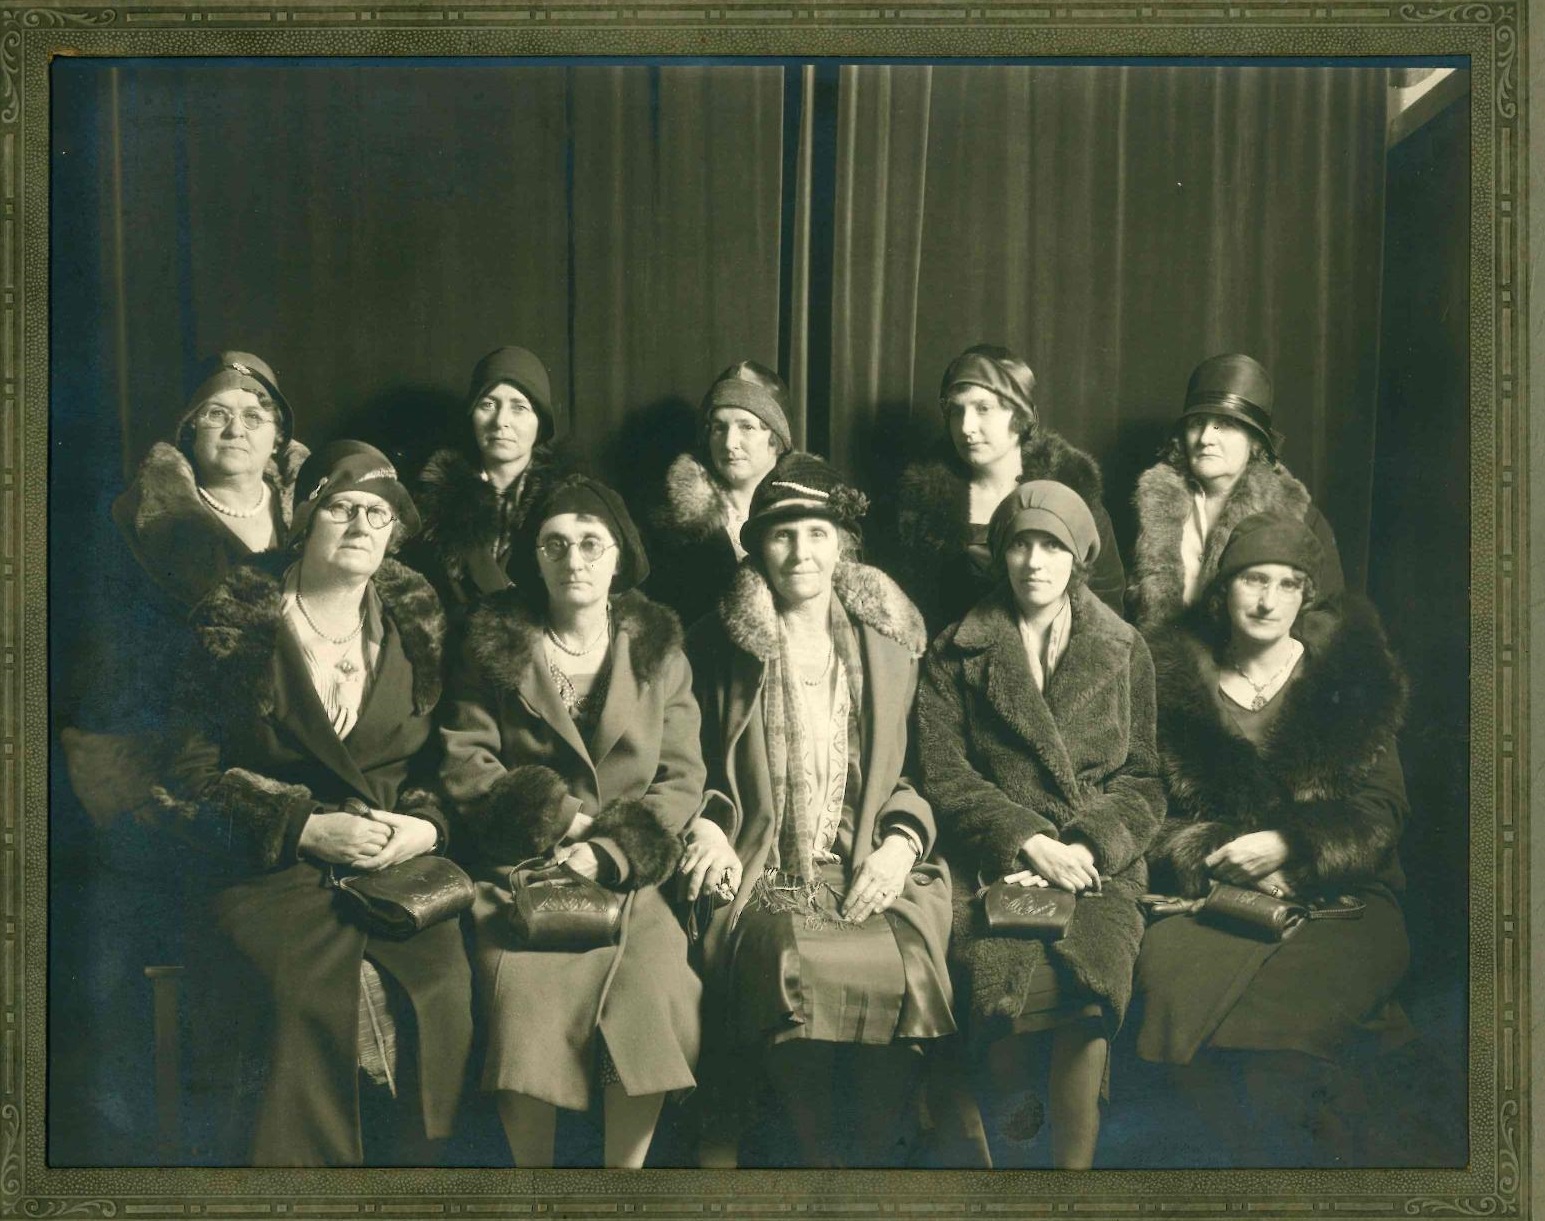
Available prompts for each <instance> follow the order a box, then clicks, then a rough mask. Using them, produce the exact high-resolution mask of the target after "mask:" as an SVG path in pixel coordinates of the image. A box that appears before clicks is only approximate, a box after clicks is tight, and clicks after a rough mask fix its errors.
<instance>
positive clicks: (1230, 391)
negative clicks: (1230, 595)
mask: <svg viewBox="0 0 1545 1221" xmlns="http://www.w3.org/2000/svg"><path fill="white" fill-rule="evenodd" d="M1271 406H1272V388H1271V378H1270V376H1269V375H1268V374H1267V372H1266V370H1265V369H1263V368H1262V367H1261V366H1260V365H1259V364H1258V363H1257V362H1256V361H1254V360H1252V359H1251V358H1250V357H1248V356H1244V355H1241V354H1237V353H1235V354H1229V355H1224V356H1213V357H1210V358H1209V359H1207V360H1204V361H1203V362H1202V363H1201V364H1199V365H1197V366H1196V369H1195V371H1194V372H1193V373H1192V374H1191V381H1190V383H1189V384H1188V385H1187V386H1186V402H1185V407H1184V409H1183V410H1182V411H1181V413H1180V418H1179V419H1178V420H1177V421H1176V422H1175V434H1174V436H1173V437H1171V438H1170V441H1169V443H1168V444H1167V445H1166V446H1165V448H1164V450H1163V452H1162V454H1161V455H1160V458H1159V461H1158V462H1157V463H1156V464H1155V465H1153V466H1151V467H1149V468H1148V469H1147V470H1146V471H1144V472H1143V473H1142V474H1141V475H1140V476H1139V477H1138V480H1137V491H1136V493H1135V494H1134V496H1133V504H1134V506H1135V507H1136V509H1137V526H1138V535H1137V546H1136V550H1134V551H1133V553H1132V579H1131V583H1130V585H1129V586H1128V589H1127V599H1128V610H1129V611H1130V612H1131V619H1132V622H1133V623H1135V624H1137V626H1138V627H1140V628H1141V629H1142V630H1143V631H1144V632H1149V631H1151V630H1153V629H1154V628H1156V627H1161V626H1163V625H1164V624H1166V623H1170V622H1173V621H1174V620H1175V619H1176V618H1177V617H1179V615H1180V613H1181V612H1182V611H1183V610H1185V608H1186V607H1188V606H1191V605H1193V604H1194V603H1195V602H1196V601H1197V599H1198V598H1199V597H1201V594H1202V592H1203V591H1204V590H1205V589H1206V588H1207V586H1208V585H1209V584H1210V583H1211V582H1212V579H1213V577H1214V575H1215V574H1216V573H1217V566H1218V557H1219V556H1221V555H1222V554H1223V548H1224V547H1226V546H1227V545H1228V540H1229V535H1230V533H1231V532H1232V531H1233V529H1234V527H1235V526H1236V525H1238V524H1239V523H1240V522H1241V521H1243V520H1244V519H1245V518H1247V517H1250V516H1252V515H1254V514H1256V513H1277V514H1282V515H1284V516H1287V517H1292V518H1296V519H1297V520H1299V521H1302V522H1303V523H1304V524H1305V525H1306V526H1308V527H1309V529H1310V530H1312V531H1313V532H1314V535H1315V537H1316V538H1317V539H1318V540H1319V542H1320V548H1321V551H1322V554H1323V556H1324V558H1323V560H1322V561H1321V564H1320V577H1321V580H1320V582H1319V592H1320V597H1321V598H1322V600H1330V599H1334V598H1335V597H1337V596H1339V595H1340V593H1341V591H1342V589H1343V588H1344V587H1345V585H1346V582H1345V580H1344V579H1343V577H1342V575H1341V556H1340V554H1339V553H1338V552H1337V550H1336V537H1335V535H1334V534H1333V533H1332V532H1331V528H1330V523H1329V522H1327V521H1326V520H1325V517H1324V515H1323V514H1322V513H1321V512H1320V511H1319V509H1318V508H1316V507H1315V506H1314V504H1313V503H1312V502H1311V501H1310V499H1309V491H1308V489H1307V488H1305V487H1304V485H1303V484H1302V483H1300V482H1299V481H1298V480H1297V479H1295V478H1294V477H1293V475H1292V473H1291V472H1290V471H1289V470H1288V469H1287V467H1285V466H1283V465H1282V462H1281V460H1280V459H1279V458H1278V457H1277V452H1278V451H1279V450H1280V449H1281V448H1282V440H1283V438H1282V434H1281V433H1279V432H1277V431H1276V429H1274V428H1273V427H1272V415H1271Z"/></svg>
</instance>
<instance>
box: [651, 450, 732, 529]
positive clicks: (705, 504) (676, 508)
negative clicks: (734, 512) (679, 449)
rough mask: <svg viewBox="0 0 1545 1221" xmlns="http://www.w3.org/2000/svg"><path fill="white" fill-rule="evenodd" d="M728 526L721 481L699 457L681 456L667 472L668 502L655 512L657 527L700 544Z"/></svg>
mask: <svg viewBox="0 0 1545 1221" xmlns="http://www.w3.org/2000/svg"><path fill="white" fill-rule="evenodd" d="M727 523H728V517H727V516H726V514H725V511H724V496H723V494H722V493H721V492H720V491H719V485H718V482H717V481H716V480H715V479H714V477H713V475H712V474H711V473H710V472H709V470H708V468H707V467H706V466H704V465H703V462H702V460H701V459H700V458H698V456H697V455H696V454H682V455H681V456H680V457H678V458H677V459H676V460H675V461H674V462H672V463H671V465H670V469H669V470H667V471H666V472H665V501H664V503H662V504H661V505H660V507H659V508H658V509H657V510H656V511H655V514H654V524H655V528H656V529H657V530H660V531H663V532H665V533H668V534H674V535H677V536H679V538H680V539H681V541H682V542H688V543H700V542H702V541H703V540H704V539H706V538H711V537H712V536H714V535H715V534H718V533H720V532H722V531H723V529H724V527H725V525H726V524H727Z"/></svg>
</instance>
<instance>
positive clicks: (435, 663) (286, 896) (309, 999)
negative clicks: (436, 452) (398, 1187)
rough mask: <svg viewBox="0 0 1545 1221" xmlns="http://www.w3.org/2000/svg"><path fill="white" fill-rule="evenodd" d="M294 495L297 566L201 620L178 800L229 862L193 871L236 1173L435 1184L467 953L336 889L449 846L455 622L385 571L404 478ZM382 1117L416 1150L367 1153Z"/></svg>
mask: <svg viewBox="0 0 1545 1221" xmlns="http://www.w3.org/2000/svg"><path fill="white" fill-rule="evenodd" d="M297 494H298V496H299V497H300V502H299V504H298V506H297V508H296V511H295V529H294V539H293V541H292V543H291V546H290V549H289V550H288V551H287V552H275V553H272V554H269V555H264V556H259V557H256V558H255V559H252V560H249V561H247V562H246V563H243V564H240V565H237V566H235V567H234V568H232V570H231V571H230V573H229V574H228V575H227V576H226V578H225V580H224V581H222V582H221V583H220V584H219V585H218V586H217V587H216V588H215V589H214V591H213V592H212V593H210V594H209V596H208V597H206V598H205V599H204V600H203V601H202V602H200V603H199V604H198V606H196V607H195V608H194V610H193V614H192V620H191V622H192V628H193V633H194V636H195V638H196V647H195V649H194V652H193V656H192V660H191V663H190V665H189V667H188V675H187V682H186V684H185V686H184V692H185V699H187V700H188V701H189V703H190V705H191V708H192V710H193V711H195V712H196V713H197V715H198V720H199V728H198V729H197V730H196V731H195V732H193V733H191V734H190V735H189V737H188V740H187V741H186V743H185V744H184V747H183V750H182V752H181V754H180V756H179V758H178V760H177V763H176V765H175V766H174V768H173V770H172V779H171V780H170V781H169V783H168V785H167V789H164V790H162V791H161V796H162V800H163V805H164V809H165V813H166V817H167V821H168V823H169V825H170V826H171V827H172V828H173V829H174V830H175V831H176V832H177V834H178V835H179V837H181V838H182V839H184V841H191V842H192V843H193V844H195V845H196V846H198V847H200V848H202V849H203V850H204V851H205V852H207V853H208V854H209V856H210V859H209V861H207V862H204V863H201V864H200V865H199V867H198V868H196V869H191V870H189V872H190V873H191V874H193V875H195V876H196V878H197V879H199V880H201V881H204V882H206V883H207V893H206V894H205V895H204V901H203V904H202V906H201V908H200V909H199V912H198V918H196V919H195V922H194V928H193V931H192V932H191V933H190V941H191V942H192V944H191V945H190V962H189V971H190V976H191V977H192V979H191V982H193V987H192V988H191V989H190V992H191V994H192V995H193V996H194V997H195V998H196V1001H197V998H203V999H205V1000H207V1001H208V1002H209V1003H210V1004H211V1005H212V1006H213V1009H214V1010H215V1012H214V1013H213V1015H205V1020H204V1021H202V1022H201V1023H200V1026H201V1028H202V1029H204V1030H206V1031H207V1032H209V1033H210V1034H211V1035H212V1036H213V1037H217V1038H218V1039H219V1040H220V1041H221V1043H222V1044H223V1045H224V1046H225V1048H226V1049H227V1050H228V1051H229V1052H230V1053H231V1054H232V1056H233V1057H234V1061H235V1062H234V1063H232V1064H231V1065H230V1078H229V1079H230V1081H232V1082H234V1083H235V1086H236V1095H235V1099H234V1102H235V1106H234V1109H233V1110H232V1112H231V1114H230V1116H229V1121H230V1127H229V1131H231V1132H232V1133H233V1134H239V1136H238V1137H237V1139H239V1140H240V1144H239V1145H238V1146H237V1147H235V1148H233V1149H231V1150H229V1151H225V1153H224V1156H230V1157H233V1158H234V1160H235V1161H236V1162H238V1163H246V1164H251V1165H255V1166H342V1165H360V1164H363V1163H367V1162H368V1163H370V1164H380V1163H382V1162H385V1161H403V1162H406V1163H407V1164H410V1165H411V1164H421V1163H422V1162H423V1161H424V1160H425V1158H426V1156H432V1151H431V1150H428V1149H426V1147H425V1145H424V1141H425V1140H426V1139H439V1138H442V1137H445V1136H447V1135H449V1133H450V1130H451V1123H452V1119H453V1118H454V1116H455V1114H456V1107H457V1102H458V1101H459V1099H460V1096H461V1086H462V1078H463V1076H464V1074H465V1071H466V1065H467V1059H468V1056H469V1055H470V1052H471V1041H472V993H471V988H472V978H471V970H470V968H469V966H468V964H467V957H466V953H465V951H464V950H463V948H462V941H461V932H460V930H459V928H458V926H457V924H456V922H455V921H454V920H451V921H446V922H444V923H440V924H435V925H432V926H430V927H429V928H426V929H423V930H422V931H420V932H418V933H416V934H415V935H413V936H411V937H408V938H407V939H405V940H398V939H394V938H390V937H385V936H380V935H377V934H375V933H372V932H371V931H369V929H367V928H366V927H365V926H364V925H363V924H361V923H360V922H359V921H358V920H357V919H356V918H355V916H354V914H353V912H352V910H351V909H350V908H349V907H348V906H347V905H346V903H345V899H344V896H342V895H340V893H339V892H338V891H337V890H336V889H334V888H332V887H331V886H329V884H328V883H329V882H330V881H331V880H332V878H333V876H334V874H335V873H336V872H337V871H350V870H359V871H366V872H369V871H375V870H380V869H384V868H386V867H387V866H389V865H393V864H396V863H398V862H400V861H406V860H410V859H412V858H413V857H415V856H419V855H421V854H423V853H428V852H435V851H438V850H439V849H440V848H441V847H442V846H443V844H444V841H445V820H444V818H443V817H442V816H441V813H440V809H439V806H438V804H437V802H436V799H435V798H434V796H433V795H432V793H431V791H430V790H429V789H428V788H426V787H424V784H425V783H426V782H428V783H432V782H433V779H434V757H435V754H436V750H435V747H436V746H437V745H438V741H437V739H436V737H435V734H434V730H433V723H432V713H433V711H434V708H435V705H436V703H437V702H438V700H439V697H440V661H441V658H440V639H441V636H442V634H443V632H444V627H445V622H444V618H443V616H442V614H441V612H440V606H439V601H438V599H436V597H435V594H434V591H433V590H432V589H431V588H430V587H429V584H428V582H426V581H425V580H424V579H423V578H422V577H420V576H419V575H418V574H417V573H415V572H413V571H412V570H410V569H408V568H405V567H403V566H402V565H400V564H398V563H396V562H395V561H393V560H391V559H388V558H387V551H388V550H389V549H390V547H391V545H392V542H393V540H395V539H396V538H398V537H400V536H401V535H402V534H411V533H412V531H413V530H414V529H415V528H416V527H417V525H418V515H417V513H416V512H415V511H414V508H413V502H412V501H411V500H410V499H409V498H408V494H407V491H406V490H405V489H404V488H403V486H402V485H401V484H400V483H398V482H397V476H396V472H395V471H394V470H393V469H392V465H391V463H390V462H389V461H388V460H387V459H386V457H385V455H383V454H382V453H381V452H380V451H379V450H376V449H373V448H372V447H370V446H369V445H365V444H363V443H361V442H358V441H337V442H334V443H333V444H331V445H329V446H327V447H325V448H324V449H323V450H322V451H320V452H319V453H317V454H314V455H312V457H311V458H309V459H308V460H307V462H306V464H305V466H304V467H303V468H302V470H301V475H300V480H299V482H298V484H297ZM392 1100H395V1109H396V1110H397V1111H399V1112H402V1114H399V1115H397V1116H392V1115H391V1112H392V1110H393V1109H394V1108H393V1105H392ZM362 1109H363V1110H365V1111H380V1112H385V1113H386V1115H387V1116H388V1117H390V1118H392V1119H393V1120H395V1121H397V1122H399V1123H400V1124H401V1127H402V1129H403V1135H404V1137H405V1138H406V1143H405V1144H403V1145H401V1146H399V1147H397V1148H392V1147H391V1143H390V1140H389V1139H388V1134H387V1133H386V1132H385V1131H384V1130H378V1131H374V1132H371V1131H365V1132H363V1134H362V1129H361V1122H360V1114H361V1110H362ZM415 1138H416V1139H415ZM377 1142H379V1143H377ZM205 1156H208V1157H210V1158H212V1159H214V1160H221V1159H222V1156H223V1155H222V1151H207V1152H206V1153H205Z"/></svg>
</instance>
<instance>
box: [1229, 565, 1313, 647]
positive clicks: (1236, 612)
mask: <svg viewBox="0 0 1545 1221" xmlns="http://www.w3.org/2000/svg"><path fill="white" fill-rule="evenodd" d="M1303 605H1304V574H1303V573H1301V572H1300V571H1299V570H1298V569H1296V568H1293V567H1290V566H1289V565H1287V564H1254V565H1252V566H1251V567H1249V568H1244V569H1241V570H1240V571H1239V572H1237V573H1235V574H1234V579H1233V580H1232V581H1230V582H1229V589H1228V617H1229V623H1230V624H1231V626H1232V628H1233V633H1234V638H1235V639H1236V640H1238V639H1241V638H1243V639H1244V640H1249V641H1252V642H1253V643H1255V644H1257V645H1269V644H1275V643H1276V642H1277V641H1279V640H1281V639H1282V638H1283V637H1284V636H1286V635H1287V634H1288V632H1289V631H1291V630H1292V627H1293V624H1294V622H1295V621H1297V619H1298V612H1299V611H1300V610H1302V609H1303Z"/></svg>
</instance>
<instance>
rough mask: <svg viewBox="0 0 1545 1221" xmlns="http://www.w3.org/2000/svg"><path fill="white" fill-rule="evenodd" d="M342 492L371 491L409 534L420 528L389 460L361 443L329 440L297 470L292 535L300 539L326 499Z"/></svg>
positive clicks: (416, 513) (415, 511)
mask: <svg viewBox="0 0 1545 1221" xmlns="http://www.w3.org/2000/svg"><path fill="white" fill-rule="evenodd" d="M342 492H370V493H373V494H374V495H376V496H379V497H380V498H381V499H382V500H384V501H386V503H387V504H389V505H391V506H392V512H393V513H395V514H397V520H398V521H400V522H401V523H402V526H403V529H404V530H405V531H406V532H407V533H408V534H410V535H413V534H417V533H418V528H419V516H418V510H417V509H416V508H415V507H414V506H413V497H412V496H410V495H408V489H407V488H405V487H403V486H402V484H401V483H400V482H398V480H397V468H396V467H394V466H393V465H392V462H391V459H390V458H388V457H387V456H386V455H385V454H383V453H382V452H381V451H380V450H378V449H377V448H376V447H375V446H373V445H367V444H365V442H363V441H331V442H329V443H328V444H326V445H324V446H322V448H321V449H319V450H317V451H316V452H315V453H314V454H312V455H311V456H310V457H309V458H307V459H306V461H305V463H304V464H303V465H302V466H301V468H300V475H299V477H298V478H297V479H296V481H295V513H294V520H293V522H292V524H291V527H290V529H291V533H292V534H293V535H294V536H295V537H297V538H298V537H301V536H303V535H304V534H305V533H306V531H307V529H308V528H309V525H310V521H311V515H312V513H314V512H315V511H316V510H317V508H318V507H319V506H320V505H321V504H322V503H323V502H324V501H326V500H328V499H329V498H331V497H333V496H337V495H338V494H339V493H342Z"/></svg>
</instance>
